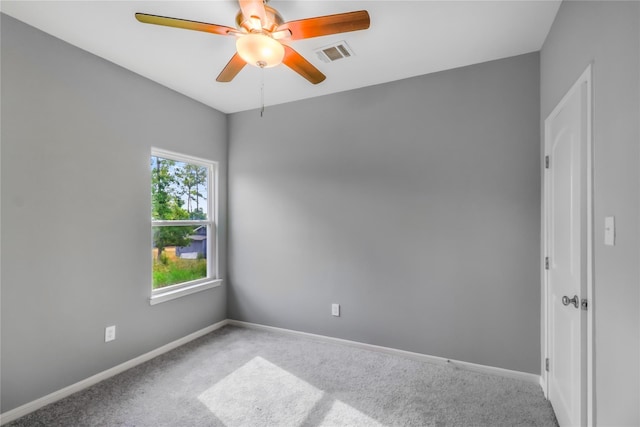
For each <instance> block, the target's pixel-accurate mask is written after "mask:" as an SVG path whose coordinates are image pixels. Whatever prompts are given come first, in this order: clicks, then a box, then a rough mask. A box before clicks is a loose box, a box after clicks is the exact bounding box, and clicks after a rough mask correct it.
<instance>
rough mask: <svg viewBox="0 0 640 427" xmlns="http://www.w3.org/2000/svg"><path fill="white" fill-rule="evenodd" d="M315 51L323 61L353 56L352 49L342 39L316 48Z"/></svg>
mask: <svg viewBox="0 0 640 427" xmlns="http://www.w3.org/2000/svg"><path fill="white" fill-rule="evenodd" d="M315 52H316V54H317V55H318V58H320V59H322V60H323V61H324V62H334V61H337V60H339V59H342V58H350V57H352V56H354V54H353V51H352V50H351V48H350V47H349V45H348V44H347V42H346V41H344V40H342V41H339V42H337V43H334V44H331V45H329V46H324V47H321V48H320V49H316V50H315Z"/></svg>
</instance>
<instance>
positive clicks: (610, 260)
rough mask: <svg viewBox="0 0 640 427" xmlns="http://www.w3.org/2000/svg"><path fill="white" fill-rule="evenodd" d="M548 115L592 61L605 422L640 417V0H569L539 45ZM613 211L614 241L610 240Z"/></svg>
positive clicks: (600, 413) (601, 416)
mask: <svg viewBox="0 0 640 427" xmlns="http://www.w3.org/2000/svg"><path fill="white" fill-rule="evenodd" d="M540 61H541V119H542V121H544V119H545V118H546V117H547V116H548V115H549V114H550V113H551V111H552V110H553V108H554V107H555V106H556V104H557V103H558V102H559V101H560V99H561V98H562V97H563V96H564V94H565V93H566V92H567V91H568V90H569V88H570V87H571V85H572V84H573V83H574V82H575V81H576V80H577V79H578V77H579V76H580V75H581V74H582V72H583V71H584V70H585V68H586V67H587V65H588V64H589V63H590V62H593V99H594V122H593V141H594V192H595V194H594V209H595V213H594V224H595V236H594V238H595V246H594V253H595V302H594V308H595V352H596V356H595V362H596V375H595V383H596V401H597V404H596V411H597V423H598V425H607V426H613V425H616V426H622V425H629V426H631V425H633V426H637V425H640V412H639V411H640V405H638V402H640V317H639V313H640V310H638V306H639V303H640V287H639V283H640V276H639V274H640V272H639V271H638V260H639V258H638V256H639V253H640V252H639V246H640V229H639V227H638V226H639V222H638V220H639V218H640V212H639V211H638V204H639V200H638V197H639V195H640V188H639V180H640V176H639V174H638V170H639V169H640V164H639V161H640V160H639V156H640V152H639V149H638V148H639V145H640V144H639V141H640V134H639V129H638V123H639V118H640V111H639V103H640V98H639V94H640V86H639V85H640V66H639V61H640V3H638V2H600V1H598V2H578V1H569V2H567V1H565V2H563V3H562V6H561V7H560V10H559V12H558V15H557V17H556V20H555V22H554V24H553V26H552V28H551V32H550V33H549V36H548V37H547V40H546V41H545V44H544V46H543V48H542V52H541V59H540ZM610 215H612V216H615V219H616V246H614V247H610V246H604V244H603V240H604V217H605V216H610Z"/></svg>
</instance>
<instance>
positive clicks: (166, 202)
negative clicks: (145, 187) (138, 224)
mask: <svg viewBox="0 0 640 427" xmlns="http://www.w3.org/2000/svg"><path fill="white" fill-rule="evenodd" d="M208 175H209V174H208V173H207V168H206V167H204V166H200V165H194V164H190V163H185V162H180V161H177V160H171V159H164V158H162V157H157V156H152V157H151V217H152V219H154V220H185V219H207V216H208V212H207V206H208V201H207V195H208V194H209V193H208V188H209V182H208V178H209V177H208Z"/></svg>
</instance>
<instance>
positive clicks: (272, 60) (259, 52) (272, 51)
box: [236, 33, 284, 68]
mask: <svg viewBox="0 0 640 427" xmlns="http://www.w3.org/2000/svg"><path fill="white" fill-rule="evenodd" d="M236 50H237V51H238V55H240V57H241V58H242V59H243V60H244V61H245V62H246V63H247V64H251V65H254V66H256V67H260V68H270V67H275V66H276V65H280V64H281V63H282V60H283V59H284V46H282V44H280V42H278V41H276V40H274V39H273V38H271V37H269V36H268V35H266V34H262V33H254V34H247V35H244V36H242V37H240V38H238V40H236Z"/></svg>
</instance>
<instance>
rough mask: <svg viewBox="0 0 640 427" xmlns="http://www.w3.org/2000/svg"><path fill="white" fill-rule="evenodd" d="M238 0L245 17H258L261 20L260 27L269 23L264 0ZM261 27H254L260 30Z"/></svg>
mask: <svg viewBox="0 0 640 427" xmlns="http://www.w3.org/2000/svg"><path fill="white" fill-rule="evenodd" d="M238 2H239V3H240V10H241V11H242V15H243V16H244V18H245V19H250V18H252V17H255V18H258V19H259V20H260V28H262V26H263V25H266V24H267V12H266V11H265V9H264V2H263V0H238ZM260 28H254V29H255V30H259V29H260Z"/></svg>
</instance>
